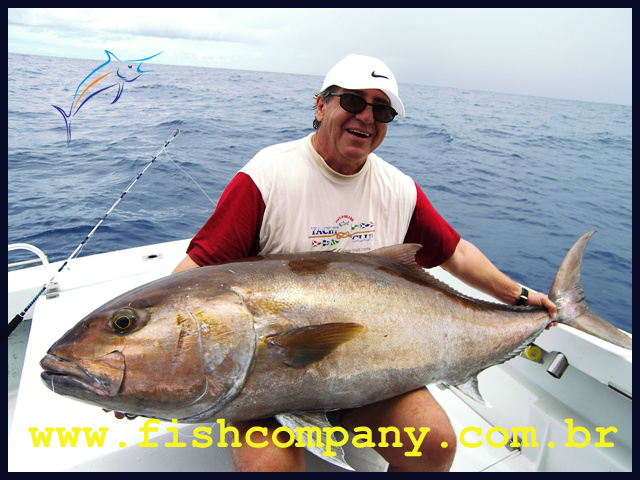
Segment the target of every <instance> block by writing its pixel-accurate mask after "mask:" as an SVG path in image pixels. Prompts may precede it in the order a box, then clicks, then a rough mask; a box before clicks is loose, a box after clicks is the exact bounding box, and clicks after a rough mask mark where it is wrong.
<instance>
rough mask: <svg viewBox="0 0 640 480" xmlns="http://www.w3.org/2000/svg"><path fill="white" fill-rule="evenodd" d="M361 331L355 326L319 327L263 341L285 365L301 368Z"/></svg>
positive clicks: (361, 327) (330, 325)
mask: <svg viewBox="0 0 640 480" xmlns="http://www.w3.org/2000/svg"><path fill="white" fill-rule="evenodd" d="M362 329H363V326H362V325H360V324H359V323H323V324H321V325H309V326H306V327H300V328H294V329H292V330H287V331H286V332H283V333H279V334H276V335H270V336H268V337H266V339H265V341H266V342H267V343H268V344H269V345H272V346H274V347H276V348H279V349H280V351H281V353H282V355H283V357H284V360H283V362H284V363H285V364H286V365H289V366H290V367H294V368H302V367H306V366H307V365H309V364H311V363H313V362H317V361H320V360H322V359H323V358H325V357H326V356H327V355H329V354H330V353H331V352H333V351H334V350H335V349H336V348H338V347H339V346H340V345H342V344H343V343H346V342H348V341H349V340H351V339H353V338H354V337H355V336H356V335H358V333H360V332H361V331H362Z"/></svg>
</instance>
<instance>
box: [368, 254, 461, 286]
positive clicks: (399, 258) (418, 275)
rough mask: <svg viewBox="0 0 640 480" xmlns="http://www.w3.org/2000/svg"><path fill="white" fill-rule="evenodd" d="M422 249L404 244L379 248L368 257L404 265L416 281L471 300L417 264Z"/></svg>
mask: <svg viewBox="0 0 640 480" xmlns="http://www.w3.org/2000/svg"><path fill="white" fill-rule="evenodd" d="M421 248H422V245H420V244H418V243H403V244H399V245H391V246H390V247H382V248H378V249H377V250H373V251H371V252H369V253H367V255H371V256H374V257H382V258H386V259H388V260H391V261H392V262H394V263H397V264H399V265H402V266H403V267H405V268H406V269H407V270H409V271H410V272H411V273H412V274H413V276H414V277H415V279H416V280H420V281H422V282H423V283H427V284H429V285H432V286H434V287H437V288H439V289H440V290H443V291H445V292H448V293H451V294H454V295H457V296H460V297H465V298H470V297H466V295H463V294H461V293H460V292H458V291H457V290H455V289H454V288H452V287H450V286H449V285H447V284H446V283H444V282H443V281H441V280H438V279H437V278H436V277H434V276H433V275H431V274H430V273H428V272H426V271H425V269H424V268H422V267H421V266H420V265H418V264H417V263H416V252H417V251H418V250H420V249H421Z"/></svg>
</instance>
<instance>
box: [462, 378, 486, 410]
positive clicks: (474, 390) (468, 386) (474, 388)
mask: <svg viewBox="0 0 640 480" xmlns="http://www.w3.org/2000/svg"><path fill="white" fill-rule="evenodd" d="M454 386H455V387H456V388H457V389H458V390H460V391H461V392H462V393H464V394H465V395H466V396H467V397H469V398H471V399H473V400H475V401H476V402H478V403H480V404H481V405H484V406H485V407H491V404H490V403H489V402H487V401H486V400H485V399H484V398H482V395H480V390H478V377H477V376H476V375H474V376H473V377H471V378H470V379H469V380H467V381H466V382H465V383H461V384H460V385H454Z"/></svg>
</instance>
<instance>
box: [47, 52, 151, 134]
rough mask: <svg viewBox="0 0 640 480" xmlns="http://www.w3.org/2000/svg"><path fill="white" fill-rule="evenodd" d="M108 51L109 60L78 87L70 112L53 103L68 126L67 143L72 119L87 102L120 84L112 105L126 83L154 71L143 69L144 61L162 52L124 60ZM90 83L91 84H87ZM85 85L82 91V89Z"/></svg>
mask: <svg viewBox="0 0 640 480" xmlns="http://www.w3.org/2000/svg"><path fill="white" fill-rule="evenodd" d="M105 52H106V53H107V61H106V62H105V63H103V64H102V65H100V66H99V67H98V68H96V69H95V70H94V71H93V72H91V73H90V74H89V75H87V76H86V77H85V79H84V80H82V81H81V82H80V84H79V85H78V88H76V93H75V94H74V96H73V101H72V102H71V109H70V110H69V113H66V112H65V111H64V110H63V109H62V108H60V107H56V106H55V105H51V106H52V107H53V108H55V109H56V110H58V111H59V112H60V113H61V114H62V118H64V122H65V124H66V127H67V145H69V143H70V142H71V120H72V119H73V118H74V117H75V116H76V114H77V113H78V112H79V111H80V109H81V108H82V107H83V106H84V104H85V103H87V102H88V101H89V100H90V99H91V98H93V97H95V96H96V95H97V94H99V93H100V92H104V91H105V90H108V89H110V88H112V87H115V86H116V85H117V86H118V93H117V94H116V98H115V99H114V100H113V102H111V105H113V104H114V103H116V102H117V101H118V99H119V98H120V96H121V95H122V91H123V90H124V84H125V83H130V82H133V81H134V80H136V79H137V78H140V76H141V75H142V74H143V73H146V72H153V70H142V69H141V68H140V67H142V62H144V61H146V60H149V59H150V58H153V57H156V56H158V55H160V53H162V52H160V53H156V54H155V55H151V56H150V57H147V58H141V59H139V60H125V61H124V62H122V61H121V60H120V59H119V58H118V57H116V56H115V55H114V54H113V53H111V52H110V51H108V50H105ZM113 60H117V61H118V62H120V64H112V61H113ZM136 62H140V63H139V64H138V67H137V69H134V68H133V67H134V64H135V63H136ZM96 72H98V73H97V74H96V75H94V76H93V77H92V75H93V74H94V73H96ZM95 77H98V78H97V79H96V80H93V81H92V82H91V83H89V79H90V78H92V79H93V78H95ZM87 83H89V85H86V86H85V84H87ZM82 87H84V89H83V90H82V93H78V92H80V89H81V88H82Z"/></svg>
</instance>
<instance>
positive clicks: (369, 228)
mask: <svg viewBox="0 0 640 480" xmlns="http://www.w3.org/2000/svg"><path fill="white" fill-rule="evenodd" d="M334 223H335V224H334V225H329V226H322V227H311V235H309V239H310V240H311V248H312V249H318V248H320V249H322V248H325V247H335V246H337V245H338V244H340V241H341V240H344V241H345V242H347V241H348V240H349V239H350V240H351V243H359V242H371V241H373V235H374V232H375V228H374V224H373V222H372V221H369V222H357V221H356V220H355V219H354V218H353V217H351V216H350V215H341V216H340V217H338V218H337V219H336V220H335V222H334ZM347 246H348V244H345V243H344V242H343V244H342V245H341V247H342V249H344V248H346V247H347Z"/></svg>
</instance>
